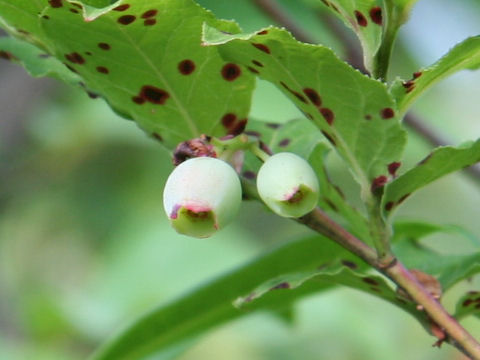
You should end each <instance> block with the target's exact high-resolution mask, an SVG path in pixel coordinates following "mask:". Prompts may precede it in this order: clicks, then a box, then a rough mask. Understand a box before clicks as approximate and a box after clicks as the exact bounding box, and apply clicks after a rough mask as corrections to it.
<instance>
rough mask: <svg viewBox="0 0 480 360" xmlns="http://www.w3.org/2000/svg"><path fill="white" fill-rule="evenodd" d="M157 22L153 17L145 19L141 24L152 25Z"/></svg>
mask: <svg viewBox="0 0 480 360" xmlns="http://www.w3.org/2000/svg"><path fill="white" fill-rule="evenodd" d="M156 23H157V20H155V19H146V20H145V21H144V22H143V25H145V26H152V25H155V24H156Z"/></svg>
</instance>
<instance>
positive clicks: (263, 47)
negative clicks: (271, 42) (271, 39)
mask: <svg viewBox="0 0 480 360" xmlns="http://www.w3.org/2000/svg"><path fill="white" fill-rule="evenodd" d="M252 45H253V46H255V47H256V48H257V49H258V50H260V51H263V52H264V53H267V54H270V48H269V47H268V46H267V45H265V44H260V43H252Z"/></svg>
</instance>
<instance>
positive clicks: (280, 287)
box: [270, 282, 290, 290]
mask: <svg viewBox="0 0 480 360" xmlns="http://www.w3.org/2000/svg"><path fill="white" fill-rule="evenodd" d="M278 289H290V284H289V283H288V282H282V283H280V284H278V285H275V286H274V287H272V288H271V289H270V290H278Z"/></svg>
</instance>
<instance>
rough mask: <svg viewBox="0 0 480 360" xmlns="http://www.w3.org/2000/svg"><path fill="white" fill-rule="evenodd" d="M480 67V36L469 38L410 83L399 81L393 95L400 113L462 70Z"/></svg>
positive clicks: (418, 74) (393, 89) (420, 72)
mask: <svg viewBox="0 0 480 360" xmlns="http://www.w3.org/2000/svg"><path fill="white" fill-rule="evenodd" d="M478 67H480V36H475V37H471V38H468V39H466V40H464V41H463V42H461V43H460V44H458V45H456V46H455V47H454V48H453V49H451V50H450V51H449V52H448V53H447V54H446V55H445V56H443V57H442V58H441V59H440V60H438V61H437V62H436V63H435V64H433V65H431V66H430V67H428V68H426V69H421V70H419V71H418V72H416V73H414V74H413V78H412V79H410V80H408V81H402V80H400V79H397V80H396V81H395V83H394V84H393V85H392V88H391V93H392V95H393V96H394V97H395V99H396V101H397V106H398V109H399V111H400V113H402V114H403V113H405V112H406V111H407V110H408V109H409V107H410V106H411V105H412V103H413V102H414V101H415V100H417V98H418V97H419V96H420V95H421V94H423V93H424V92H425V91H426V90H428V89H429V88H430V87H431V86H433V85H434V84H436V83H437V82H439V81H440V80H442V79H444V78H446V77H447V76H449V75H452V74H453V73H455V72H457V71H460V70H465V69H468V70H476V69H478Z"/></svg>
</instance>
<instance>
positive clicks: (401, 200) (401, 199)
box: [397, 194, 410, 204]
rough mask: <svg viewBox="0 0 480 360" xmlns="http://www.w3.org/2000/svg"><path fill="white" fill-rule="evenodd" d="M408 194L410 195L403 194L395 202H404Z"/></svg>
mask: <svg viewBox="0 0 480 360" xmlns="http://www.w3.org/2000/svg"><path fill="white" fill-rule="evenodd" d="M409 196H410V194H405V195H403V196H402V197H401V198H400V199H398V201H397V204H401V203H402V202H404V201H405V200H406V199H407V198H408V197H409Z"/></svg>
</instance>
